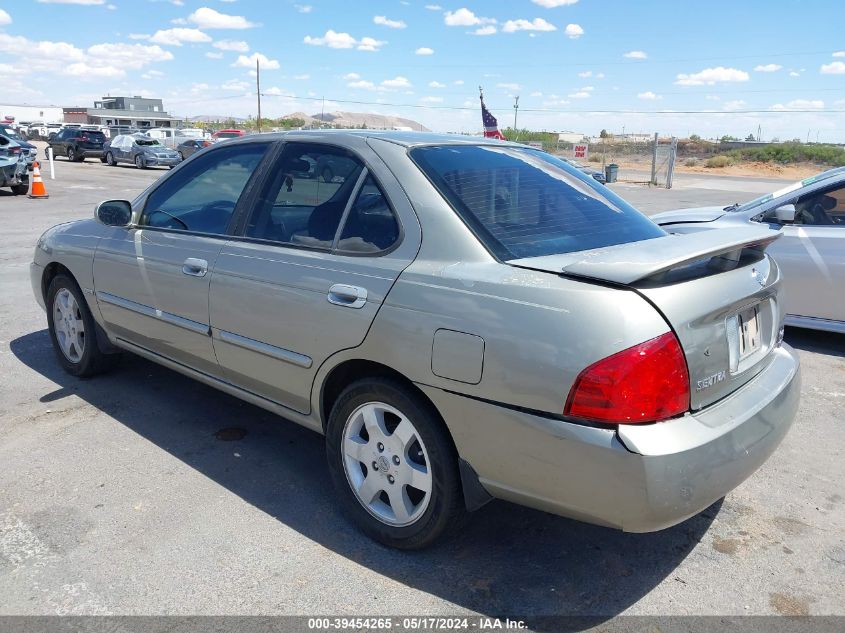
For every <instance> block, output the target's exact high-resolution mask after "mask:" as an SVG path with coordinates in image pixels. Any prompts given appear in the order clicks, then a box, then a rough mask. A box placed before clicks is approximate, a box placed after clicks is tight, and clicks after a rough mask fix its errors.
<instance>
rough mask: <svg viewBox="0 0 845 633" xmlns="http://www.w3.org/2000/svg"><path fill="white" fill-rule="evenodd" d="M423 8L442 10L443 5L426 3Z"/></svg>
mask: <svg viewBox="0 0 845 633" xmlns="http://www.w3.org/2000/svg"><path fill="white" fill-rule="evenodd" d="M425 8H426V9H428V10H429V11H442V10H443V7H441V6H440V5H439V4H427V5H425Z"/></svg>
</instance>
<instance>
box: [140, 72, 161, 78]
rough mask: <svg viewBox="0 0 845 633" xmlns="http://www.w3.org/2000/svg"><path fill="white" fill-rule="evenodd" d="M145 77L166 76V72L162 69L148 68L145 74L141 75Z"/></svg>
mask: <svg viewBox="0 0 845 633" xmlns="http://www.w3.org/2000/svg"><path fill="white" fill-rule="evenodd" d="M141 77H142V78H144V79H153V78H155V77H164V73H163V72H161V71H160V70H148V71H147V72H145V73H144V74H143V75H141Z"/></svg>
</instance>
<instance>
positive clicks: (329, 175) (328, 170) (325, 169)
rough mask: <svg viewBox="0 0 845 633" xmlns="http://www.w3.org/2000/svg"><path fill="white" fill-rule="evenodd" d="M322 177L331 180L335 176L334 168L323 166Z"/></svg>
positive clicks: (325, 180) (324, 180)
mask: <svg viewBox="0 0 845 633" xmlns="http://www.w3.org/2000/svg"><path fill="white" fill-rule="evenodd" d="M320 177H321V178H322V179H323V182H331V181H332V179H333V178H334V172H333V171H332V168H331V167H323V171H321V172H320Z"/></svg>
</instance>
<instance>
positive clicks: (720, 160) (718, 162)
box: [704, 154, 733, 169]
mask: <svg viewBox="0 0 845 633" xmlns="http://www.w3.org/2000/svg"><path fill="white" fill-rule="evenodd" d="M732 164H733V160H731V157H730V156H725V155H724V154H722V155H720V156H714V157H713V158H708V159H707V162H705V163H704V166H705V167H708V168H710V169H714V168H716V169H718V168H721V167H727V166H728V165H732Z"/></svg>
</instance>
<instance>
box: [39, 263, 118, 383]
mask: <svg viewBox="0 0 845 633" xmlns="http://www.w3.org/2000/svg"><path fill="white" fill-rule="evenodd" d="M46 299H47V301H46V304H47V325H48V327H49V330H50V339H51V340H52V341H53V349H54V350H55V352H56V357H57V358H58V359H59V363H61V365H62V367H63V368H64V370H65V371H66V372H68V373H69V374H72V375H74V376H78V377H80V378H85V377H88V376H93V375H94V374H98V373H100V372H102V371H105V370H106V369H108V368H109V367H110V366H111V364H112V363H113V362H114V360H115V359H116V356H115V355H113V354H104V353H103V352H102V351H100V348H99V346H98V345H97V335H96V329H95V328H96V324H95V322H94V317H93V316H92V315H91V311H90V310H89V309H88V304H87V303H86V302H85V298H84V297H83V296H82V291H81V290H80V289H79V286H77V285H76V282H75V281H74V280H73V279H71V278H70V277H67V276H65V275H56V277H55V278H54V279H53V281H52V282H50V287H49V288H48V289H47V297H46Z"/></svg>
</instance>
